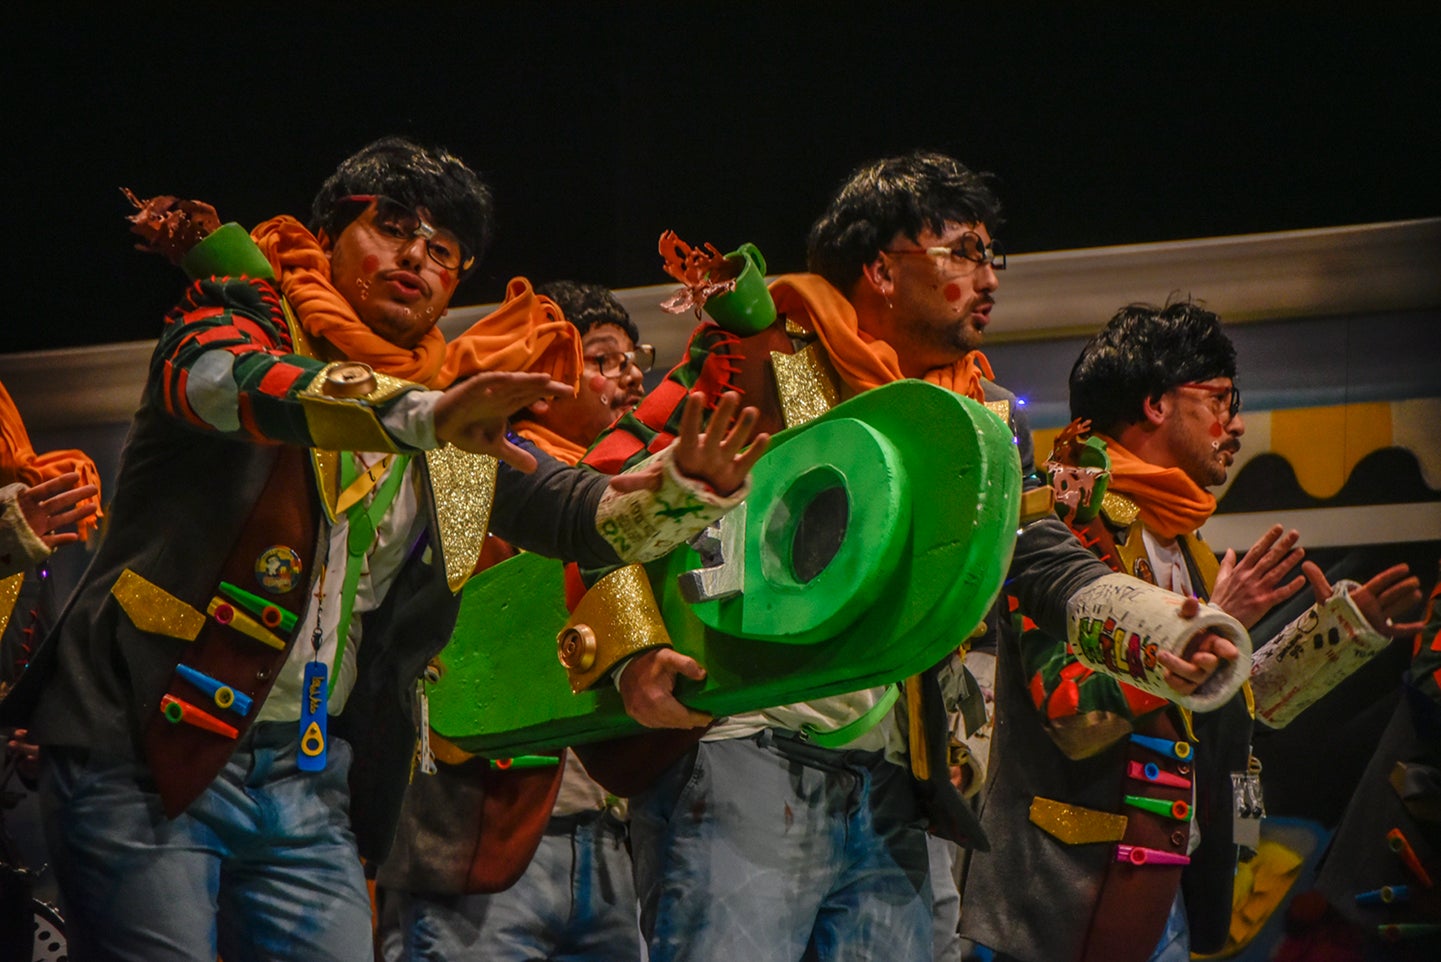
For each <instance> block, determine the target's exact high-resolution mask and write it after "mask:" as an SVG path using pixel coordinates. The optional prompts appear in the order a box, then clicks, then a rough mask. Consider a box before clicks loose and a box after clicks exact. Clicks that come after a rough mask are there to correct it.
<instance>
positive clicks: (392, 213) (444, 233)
mask: <svg viewBox="0 0 1441 962" xmlns="http://www.w3.org/2000/svg"><path fill="white" fill-rule="evenodd" d="M340 202H341V203H342V204H366V205H368V206H372V207H373V210H374V213H373V214H372V215H371V218H370V222H369V224H368V225H367V226H368V227H369V228H370V229H371V230H372V231H373V232H374V233H376V234H379V235H380V236H381V237H385V238H388V239H389V240H392V241H394V242H395V243H396V244H397V245H400V246H403V245H405V244H408V243H410V241H411V240H412V239H414V238H416V237H419V238H421V239H422V240H424V241H425V253H426V254H427V255H428V256H429V257H430V259H431V260H433V261H435V262H436V263H437V264H439V265H440V266H441V267H444V268H445V269H446V270H451V271H468V270H470V268H471V266H472V265H473V264H475V256H474V255H473V254H471V253H470V252H469V251H467V250H466V247H465V245H464V244H462V243H461V242H460V238H459V237H456V236H455V234H453V233H451V232H450V231H448V230H446V229H445V228H443V227H436V226H435V225H434V224H432V223H430V221H428V220H426V219H425V218H424V217H421V216H420V212H419V211H417V210H415V209H414V208H413V207H407V206H406V205H404V204H402V203H401V202H400V201H398V200H393V199H392V198H389V197H386V196H385V195H384V194H351V195H350V196H349V197H342V198H341V200H340Z"/></svg>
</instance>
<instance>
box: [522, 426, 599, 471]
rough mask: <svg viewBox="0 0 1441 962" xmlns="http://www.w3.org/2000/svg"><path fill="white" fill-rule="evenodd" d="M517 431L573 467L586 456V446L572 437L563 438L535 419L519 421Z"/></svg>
mask: <svg viewBox="0 0 1441 962" xmlns="http://www.w3.org/2000/svg"><path fill="white" fill-rule="evenodd" d="M515 433H516V434H519V435H520V436H521V437H523V438H527V439H529V440H531V441H534V442H535V446H536V447H538V448H540V449H541V450H542V451H544V452H545V453H546V454H548V455H550V456H551V457H553V458H555V459H556V460H557V461H564V462H565V463H566V464H568V465H570V466H571V467H575V466H576V465H577V464H579V463H580V459H581V458H583V457H585V452H586V448H585V447H584V446H583V445H579V444H576V443H575V442H574V441H572V440H571V439H570V438H563V437H561V436H560V435H559V434H556V433H555V432H554V431H552V430H551V429H550V428H548V427H546V426H545V425H543V424H537V423H536V422H535V421H518V422H516V425H515Z"/></svg>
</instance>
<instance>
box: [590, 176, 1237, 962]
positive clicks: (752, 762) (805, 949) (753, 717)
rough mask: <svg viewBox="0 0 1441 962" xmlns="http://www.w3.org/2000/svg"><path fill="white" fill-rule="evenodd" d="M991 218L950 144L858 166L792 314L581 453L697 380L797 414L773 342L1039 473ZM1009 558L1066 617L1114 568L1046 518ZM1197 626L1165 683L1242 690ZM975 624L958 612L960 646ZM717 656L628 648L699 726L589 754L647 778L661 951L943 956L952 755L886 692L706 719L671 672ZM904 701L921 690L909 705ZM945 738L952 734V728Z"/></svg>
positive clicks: (847, 384) (797, 288) (651, 435)
mask: <svg viewBox="0 0 1441 962" xmlns="http://www.w3.org/2000/svg"><path fill="white" fill-rule="evenodd" d="M998 222H999V204H998V202H997V200H996V198H995V196H994V194H993V193H992V192H991V190H990V187H989V186H988V183H987V180H986V179H985V178H984V177H982V176H979V175H977V174H975V173H973V172H972V171H970V170H968V169H967V168H966V167H964V166H963V165H961V164H960V163H958V162H957V161H956V160H954V159H953V158H951V157H948V156H945V155H942V154H937V153H930V152H916V153H912V154H909V155H906V156H900V157H892V158H888V159H884V160H880V161H877V162H874V163H871V164H867V165H865V166H863V167H861V168H860V169H858V170H857V171H856V172H855V173H854V174H853V175H852V176H851V177H850V179H849V180H848V181H847V182H846V183H845V184H844V185H843V186H842V187H841V188H840V190H839V192H838V193H837V194H836V195H835V196H834V198H833V199H832V201H831V203H830V205H829V207H828V208H827V210H826V212H825V213H824V214H823V215H822V216H821V217H820V219H819V220H818V221H817V222H816V223H815V225H814V226H813V227H812V229H811V232H810V239H809V248H808V249H809V254H808V260H809V264H810V267H811V270H812V271H813V272H814V273H810V274H796V275H784V276H781V277H780V278H778V279H776V280H775V281H774V282H773V283H772V284H771V285H770V294H771V296H772V297H773V299H774V304H775V307H776V308H777V309H778V311H779V312H780V315H781V316H780V317H779V319H777V320H776V321H775V323H773V324H771V325H770V326H769V327H766V328H765V329H763V330H761V331H760V332H759V333H754V334H748V335H746V336H739V335H738V334H736V333H732V332H730V331H727V330H724V329H722V328H721V327H719V326H717V325H715V324H713V323H709V322H707V323H704V324H702V325H701V326H700V327H699V328H698V329H697V330H696V332H695V333H694V334H693V335H692V338H691V342H690V347H689V354H688V357H687V358H686V359H685V361H684V362H683V363H682V364H681V365H680V366H678V367H677V368H676V369H675V370H673V371H672V372H671V373H670V374H669V376H668V378H667V380H666V382H664V383H663V384H662V385H661V386H660V387H658V388H656V389H655V390H654V391H652V392H651V393H650V394H649V395H648V396H647V397H646V399H645V400H644V401H642V402H641V404H640V406H639V407H638V408H637V409H636V410H635V411H634V412H632V413H631V414H630V415H628V416H627V417H625V418H623V419H621V421H619V422H618V423H617V427H616V428H615V429H613V430H612V431H611V432H610V433H609V434H607V435H606V436H605V437H603V438H602V439H601V440H600V441H598V442H597V444H596V446H595V448H594V449H593V450H592V452H591V454H590V455H588V456H587V458H586V463H588V464H591V465H594V466H597V467H599V468H601V469H602V470H608V471H614V470H620V469H621V468H623V467H625V466H626V465H627V464H630V463H633V462H634V461H637V460H639V459H640V458H642V457H644V456H645V455H646V452H647V451H648V449H649V448H651V447H653V446H654V445H655V444H656V443H658V442H663V441H664V440H665V438H666V437H668V436H672V435H673V434H674V433H675V431H676V430H677V429H678V427H679V424H680V412H679V409H678V407H677V404H678V401H679V400H680V399H681V398H683V397H684V396H686V394H687V393H688V392H689V391H690V390H692V389H697V390H703V391H705V392H706V393H707V394H708V395H709V396H711V397H719V396H722V392H723V391H726V390H730V389H738V390H740V391H741V392H742V393H743V395H744V396H745V397H746V399H747V400H749V401H751V402H752V403H755V404H758V405H759V406H760V407H761V410H762V421H761V423H762V426H763V427H764V428H766V429H767V430H776V429H778V428H780V427H782V426H785V425H786V424H787V423H788V422H786V421H785V420H784V419H783V413H782V412H783V410H784V408H785V407H786V401H787V397H786V388H785V387H784V386H783V385H781V384H780V383H779V381H778V379H777V377H776V370H777V368H776V367H775V366H774V364H773V362H772V360H771V358H772V353H773V352H774V353H778V354H782V355H796V354H799V353H803V352H809V355H810V357H809V359H810V360H814V361H815V362H816V363H815V364H814V365H813V366H812V368H811V371H812V372H813V373H816V374H818V375H820V376H823V377H825V378H826V379H828V380H829V383H830V384H831V389H832V396H834V397H838V398H839V399H842V400H843V399H845V398H848V397H851V396H854V395H856V394H859V393H861V392H863V391H866V390H869V389H871V388H874V387H878V386H880V385H884V384H887V383H889V382H892V381H895V380H899V379H902V378H923V379H925V380H927V381H930V382H931V383H934V384H937V385H939V386H941V387H944V388H947V389H950V390H953V391H956V392H958V393H961V394H964V395H966V396H969V397H971V398H974V399H976V400H978V401H984V402H985V404H986V405H987V406H988V407H990V408H991V410H992V411H993V412H995V413H996V414H997V415H998V416H1000V417H1001V418H1002V419H1003V420H1005V421H1006V422H1007V424H1008V425H1009V426H1010V427H1011V429H1012V431H1013V432H1014V433H1015V435H1016V438H1017V442H1018V444H1019V445H1020V458H1021V462H1022V470H1023V471H1024V472H1025V473H1026V474H1030V472H1031V464H1030V461H1031V458H1030V443H1029V430H1028V428H1027V426H1026V422H1025V418H1024V414H1023V412H1022V410H1021V409H1020V407H1019V406H1018V404H1017V403H1016V399H1015V396H1014V395H1013V394H1011V393H1010V392H1009V391H1007V390H1005V389H1004V388H1002V387H1000V386H999V385H997V384H996V383H995V382H994V381H993V380H991V371H990V366H989V364H988V363H987V361H986V359H985V358H984V356H983V355H982V354H981V353H980V352H979V350H978V348H979V347H980V345H981V342H982V340H983V338H984V334H985V330H986V328H987V327H988V326H989V324H990V322H991V309H992V307H993V305H994V304H995V294H996V290H997V287H998V286H999V274H998V272H999V271H1000V270H1001V269H1002V268H1004V266H1005V258H1004V255H1003V254H1001V253H999V252H998V250H997V247H996V245H995V243H994V241H993V239H992V233H991V232H992V230H993V229H994V228H995V227H996V225H997V223H998ZM832 372H833V373H832ZM918 496H921V497H947V496H948V492H944V491H928V492H924V493H920V494H918ZM1041 514H1042V515H1049V511H1045V512H1041ZM1010 571H1011V586H1012V589H1013V590H1015V591H1016V592H1017V593H1018V594H1019V595H1020V596H1021V598H1022V604H1023V605H1024V607H1025V608H1026V610H1028V611H1030V612H1031V613H1032V615H1033V617H1035V618H1037V619H1038V620H1039V621H1041V622H1042V623H1044V624H1046V625H1048V626H1049V627H1050V628H1051V629H1052V630H1054V631H1058V632H1062V633H1064V631H1065V630H1066V625H1067V618H1068V614H1067V609H1068V605H1072V604H1075V603H1078V602H1079V601H1081V600H1084V599H1088V598H1089V599H1091V600H1095V601H1096V602H1097V603H1098V604H1104V603H1103V602H1102V601H1100V599H1101V598H1102V596H1107V595H1108V591H1109V589H1108V587H1107V582H1108V579H1112V578H1114V577H1115V575H1113V574H1112V573H1111V572H1110V571H1109V569H1107V568H1106V567H1105V566H1104V565H1102V564H1100V563H1099V562H1098V561H1096V559H1095V558H1094V557H1093V556H1091V555H1090V554H1089V553H1088V552H1086V551H1085V549H1084V548H1082V547H1081V545H1080V544H1079V543H1078V542H1077V541H1076V540H1075V538H1074V537H1073V536H1072V535H1071V533H1070V532H1069V531H1068V530H1067V529H1066V527H1065V525H1063V524H1061V523H1060V522H1059V521H1057V520H1055V519H1054V518H1046V519H1043V520H1039V521H1037V522H1036V523H1034V524H1029V525H1027V526H1026V527H1025V528H1024V530H1023V531H1022V532H1021V534H1020V536H1019V538H1018V540H1017V542H1016V546H1015V552H1014V560H1013V562H1012V565H1011V569H1010ZM1140 594H1145V592H1141V593H1140ZM1171 608H1172V610H1173V611H1174V606H1171ZM1184 625H1185V623H1184V622H1183V621H1182V620H1181V619H1180V618H1179V617H1178V618H1176V619H1175V620H1174V622H1172V626H1173V629H1174V636H1175V637H1174V639H1173V640H1175V641H1176V642H1177V644H1176V647H1175V651H1174V652H1168V654H1167V659H1166V660H1165V661H1164V664H1163V665H1161V666H1160V667H1158V668H1157V669H1156V671H1155V673H1154V676H1155V681H1156V683H1157V684H1158V685H1160V686H1161V687H1162V688H1163V689H1164V690H1167V691H1169V692H1171V693H1172V694H1174V695H1175V697H1182V696H1183V695H1186V694H1190V693H1195V692H1197V691H1198V690H1200V691H1211V690H1212V689H1216V690H1220V691H1229V690H1234V688H1235V687H1236V686H1238V685H1239V684H1240V683H1241V680H1242V677H1243V676H1244V672H1245V669H1246V667H1247V666H1246V664H1245V661H1246V659H1245V658H1244V657H1238V656H1239V652H1238V649H1237V647H1236V646H1235V645H1233V644H1232V643H1231V641H1229V640H1228V639H1227V638H1224V637H1221V636H1220V635H1218V634H1215V633H1213V632H1209V631H1195V630H1193V629H1190V628H1188V627H1184ZM977 627H978V626H976V625H957V626H955V630H956V645H957V646H958V647H959V646H960V645H961V644H962V642H963V641H964V640H965V639H966V638H967V636H969V635H971V634H972V630H973V629H975V628H977ZM1242 634H1243V633H1242ZM1186 639H1189V640H1190V644H1189V647H1186V643H1185V640H1186ZM1183 654H1184V656H1185V657H1181V655H1183ZM704 672H705V667H704V666H703V665H699V664H697V663H696V662H695V661H694V659H691V658H689V657H688V656H685V655H682V654H680V653H679V652H677V651H675V650H674V649H670V648H664V647H662V648H657V649H653V650H650V651H647V652H644V653H642V654H639V655H636V656H634V657H633V658H631V659H630V660H629V661H626V662H624V663H623V664H622V665H621V666H620V668H619V677H618V680H617V684H618V686H619V688H620V692H621V695H622V697H623V699H624V702H625V706H626V710H627V711H628V712H629V714H630V715H631V716H632V717H634V718H635V719H636V720H638V721H640V722H641V723H642V724H644V725H647V726H651V727H669V728H673V729H687V730H685V731H680V732H668V733H657V735H656V736H654V737H649V738H648V737H646V736H641V737H639V738H633V739H629V740H626V741H624V742H621V743H617V744H613V745H610V746H605V747H596V748H586V749H583V750H581V757H582V758H583V759H585V760H586V762H587V765H588V767H589V768H590V770H591V772H592V774H594V775H596V777H597V778H599V779H600V780H601V781H602V783H603V784H604V783H607V778H608V775H607V774H606V773H605V772H606V769H607V768H610V769H611V770H612V771H614V772H624V773H625V775H626V777H627V780H628V781H629V782H630V783H631V784H632V785H636V784H643V783H645V782H646V781H648V782H649V784H648V786H647V787H646V788H645V789H644V790H643V791H641V792H639V793H638V794H633V795H632V797H631V832H632V841H633V849H634V857H635V861H636V888H637V895H638V897H639V899H640V904H641V922H642V930H643V932H644V933H645V936H646V939H647V943H648V948H649V957H650V959H652V960H653V962H671V960H732V959H737V958H745V959H755V960H774V962H796V960H799V959H802V958H829V959H878V958H896V959H923V958H929V957H930V955H931V951H932V904H931V903H932V896H931V887H930V883H929V880H928V856H927V844H926V830H927V826H928V824H929V826H930V828H931V830H933V831H939V832H956V831H957V830H958V827H959V826H960V825H962V824H963V823H964V822H965V818H964V816H963V814H961V813H962V811H963V810H964V811H969V810H968V809H965V808H964V806H965V803H964V802H962V801H961V800H960V798H959V797H958V796H957V795H956V793H955V790H954V788H953V786H952V785H951V783H950V781H949V772H948V769H947V766H946V765H945V764H944V763H942V764H940V765H933V766H929V771H930V780H928V781H924V782H922V781H919V780H916V779H913V776H912V772H910V771H908V770H907V768H906V767H904V766H905V765H906V757H905V747H904V739H903V737H902V736H901V734H900V733H901V732H902V731H903V730H905V729H906V727H907V726H905V725H892V724H889V723H887V724H880V722H882V721H883V720H885V719H886V718H887V717H888V716H889V714H890V712H889V711H888V708H887V706H888V705H889V704H890V701H889V700H884V701H883V700H882V699H883V698H884V697H885V696H884V695H883V690H881V689H869V690H864V691H857V692H854V693H851V694H848V695H840V696H834V697H829V698H826V699H823V700H819V701H814V702H809V703H805V704H795V705H787V706H777V707H775V708H771V709H767V710H765V711H760V712H755V713H748V714H745V715H742V716H734V717H729V718H723V719H713V718H710V717H709V716H707V715H705V714H703V713H700V712H697V711H694V710H692V709H689V708H687V707H686V706H685V705H684V704H682V703H681V702H680V701H678V700H677V699H676V698H675V695H674V685H675V681H676V679H677V677H678V676H684V677H687V678H693V679H696V678H700V677H702V676H703V674H704ZM911 684H913V685H914V688H913V690H914V691H915V693H916V694H915V696H914V698H916V699H918V700H919V703H920V704H924V703H925V702H926V701H927V700H929V699H932V698H934V699H939V697H940V692H939V688H938V686H937V685H936V678H935V673H934V672H932V673H927V674H926V675H922V676H920V678H919V680H918V681H915V682H913V683H911ZM912 699H913V696H912V694H911V693H910V691H908V692H907V694H906V697H905V698H903V699H901V700H900V701H899V702H897V703H896V704H898V705H899V704H910V703H911V702H912ZM926 716H933V717H939V718H940V719H942V724H941V727H942V728H944V712H943V711H937V712H929V711H927V712H921V713H918V714H915V715H911V716H909V717H926ZM936 737H937V738H938V739H939V740H940V743H941V744H944V739H945V737H946V733H945V732H944V731H942V732H940V733H938V735H937V736H936ZM888 742H889V745H888ZM935 743H936V742H935V741H934V740H932V741H931V742H929V744H935ZM666 749H669V750H668V751H667V750H666ZM888 755H889V758H888ZM892 759H894V761H893V760H892ZM912 761H914V759H912ZM897 762H899V764H898V763H897ZM642 768H644V769H646V771H645V773H644V774H640V773H638V770H639V769H642ZM922 800H924V802H925V805H924V807H923V806H922ZM965 841H967V842H971V841H974V839H971V838H966V839H965Z"/></svg>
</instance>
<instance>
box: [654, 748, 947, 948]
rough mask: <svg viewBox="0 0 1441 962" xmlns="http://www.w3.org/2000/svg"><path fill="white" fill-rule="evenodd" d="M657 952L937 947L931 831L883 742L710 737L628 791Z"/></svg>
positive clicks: (905, 773) (906, 774)
mask: <svg viewBox="0 0 1441 962" xmlns="http://www.w3.org/2000/svg"><path fill="white" fill-rule="evenodd" d="M631 838H632V846H633V850H634V854H635V863H636V893H637V895H638V896H639V897H640V903H641V929H642V931H643V932H644V933H645V935H646V939H647V943H648V946H649V950H650V962H735V960H741V959H743V960H745V962H800V960H803V959H804V960H837V962H842V960H857V962H859V960H875V959H885V960H897V962H911V960H929V959H930V957H931V886H930V879H929V875H928V858H927V854H926V833H925V831H924V829H923V827H922V822H921V818H920V815H919V812H918V811H917V806H916V801H915V795H914V792H913V790H912V788H911V782H910V775H909V773H907V772H905V771H904V770H902V769H900V768H898V767H897V766H895V765H892V764H891V763H889V762H887V761H885V760H884V759H883V758H882V757H881V754H880V753H879V752H854V751H852V752H846V751H827V750H825V749H820V748H814V747H812V746H808V745H801V744H798V743H795V742H792V741H788V740H785V739H783V738H782V737H779V736H775V735H773V733H771V732H769V731H766V732H761V733H760V734H759V735H757V736H754V737H752V738H748V739H734V740H729V741H714V742H701V743H700V744H699V745H698V746H697V747H696V749H695V750H694V751H693V752H692V753H691V755H689V756H687V757H686V758H684V759H682V760H681V761H680V762H678V763H676V764H675V765H673V766H672V767H671V769H670V770H669V771H667V772H666V773H665V775H663V776H662V778H661V780H660V781H659V782H657V783H656V785H655V786H654V787H653V788H652V789H651V790H649V791H648V792H646V793H644V794H642V795H639V796H637V797H635V798H632V799H631Z"/></svg>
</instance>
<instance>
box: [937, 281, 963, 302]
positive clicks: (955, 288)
mask: <svg viewBox="0 0 1441 962" xmlns="http://www.w3.org/2000/svg"><path fill="white" fill-rule="evenodd" d="M941 293H943V294H945V295H946V300H948V301H959V300H960V299H961V285H959V284H947V285H946V288H945V290H943V291H942V292H941Z"/></svg>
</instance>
